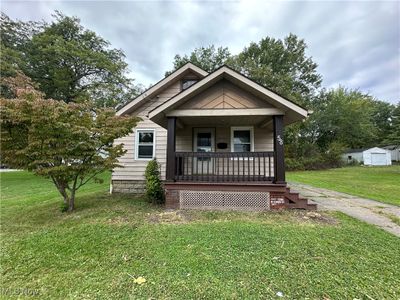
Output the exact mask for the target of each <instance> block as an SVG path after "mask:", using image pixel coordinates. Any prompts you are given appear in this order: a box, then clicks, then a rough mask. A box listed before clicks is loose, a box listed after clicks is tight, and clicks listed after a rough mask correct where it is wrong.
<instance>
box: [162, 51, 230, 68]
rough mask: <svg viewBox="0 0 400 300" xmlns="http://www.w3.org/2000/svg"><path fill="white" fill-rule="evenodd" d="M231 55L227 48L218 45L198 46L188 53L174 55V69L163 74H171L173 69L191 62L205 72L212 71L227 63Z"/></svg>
mask: <svg viewBox="0 0 400 300" xmlns="http://www.w3.org/2000/svg"><path fill="white" fill-rule="evenodd" d="M231 58H232V56H231V54H230V52H229V49H228V48H226V47H225V48H223V47H218V48H215V46H214V45H211V46H208V47H200V48H196V49H194V50H193V52H192V53H190V54H189V55H187V54H185V55H180V54H176V55H175V57H174V62H173V64H174V69H173V70H172V71H168V72H166V73H165V75H166V76H167V75H169V74H171V73H172V72H173V71H174V70H177V69H179V68H180V67H182V66H183V65H184V64H186V63H188V62H191V63H193V64H195V65H196V66H198V67H200V68H202V69H203V70H205V71H207V72H212V71H214V70H215V69H217V68H219V67H220V66H222V65H224V64H226V63H228V60H229V59H231Z"/></svg>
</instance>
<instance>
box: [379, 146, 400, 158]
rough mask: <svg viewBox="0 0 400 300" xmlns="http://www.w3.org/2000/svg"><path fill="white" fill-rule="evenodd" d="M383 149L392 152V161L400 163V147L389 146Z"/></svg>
mask: <svg viewBox="0 0 400 300" xmlns="http://www.w3.org/2000/svg"><path fill="white" fill-rule="evenodd" d="M382 148H383V149H386V150H388V151H390V155H391V157H392V161H400V145H389V146H385V147H382Z"/></svg>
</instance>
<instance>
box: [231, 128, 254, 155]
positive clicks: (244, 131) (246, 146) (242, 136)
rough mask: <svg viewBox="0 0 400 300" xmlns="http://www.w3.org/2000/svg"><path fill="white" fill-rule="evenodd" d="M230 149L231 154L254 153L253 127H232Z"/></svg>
mask: <svg viewBox="0 0 400 300" xmlns="http://www.w3.org/2000/svg"><path fill="white" fill-rule="evenodd" d="M231 149H232V150H231V151H232V152H251V151H254V134H253V127H232V128H231Z"/></svg>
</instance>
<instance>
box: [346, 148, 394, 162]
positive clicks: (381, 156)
mask: <svg viewBox="0 0 400 300" xmlns="http://www.w3.org/2000/svg"><path fill="white" fill-rule="evenodd" d="M342 157H343V159H344V160H345V161H347V162H350V161H354V160H355V161H358V162H361V163H363V164H364V165H366V166H388V165H391V164H392V158H391V153H390V151H389V150H386V149H382V148H378V147H374V148H370V149H354V150H349V151H347V152H346V153H345V154H343V156H342Z"/></svg>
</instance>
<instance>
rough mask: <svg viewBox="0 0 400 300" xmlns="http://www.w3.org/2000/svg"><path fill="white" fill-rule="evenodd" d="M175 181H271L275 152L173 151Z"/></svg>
mask: <svg viewBox="0 0 400 300" xmlns="http://www.w3.org/2000/svg"><path fill="white" fill-rule="evenodd" d="M174 179H175V180H176V181H203V182H235V181H236V182H243V181H273V180H274V152H273V151H269V152H176V153H175V177H174Z"/></svg>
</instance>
